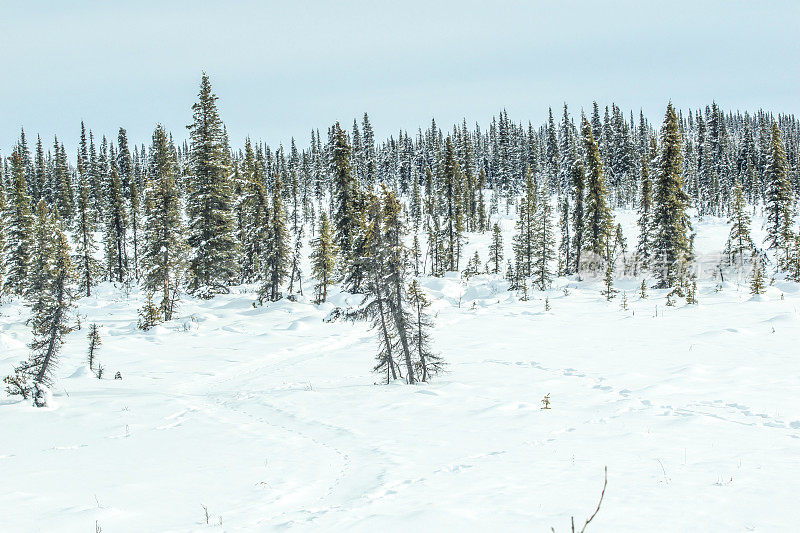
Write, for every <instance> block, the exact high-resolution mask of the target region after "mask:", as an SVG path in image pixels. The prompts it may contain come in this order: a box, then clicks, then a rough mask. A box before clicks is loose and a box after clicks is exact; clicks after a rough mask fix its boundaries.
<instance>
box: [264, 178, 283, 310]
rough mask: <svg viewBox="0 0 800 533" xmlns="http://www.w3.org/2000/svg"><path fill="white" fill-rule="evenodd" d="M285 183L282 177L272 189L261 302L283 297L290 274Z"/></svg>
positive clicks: (273, 300)
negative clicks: (284, 201) (282, 290)
mask: <svg viewBox="0 0 800 533" xmlns="http://www.w3.org/2000/svg"><path fill="white" fill-rule="evenodd" d="M282 188H283V185H282V183H281V180H280V177H277V178H276V180H275V185H274V189H273V191H272V207H271V209H270V213H271V215H272V216H271V219H270V224H269V229H268V230H267V242H266V243H265V244H266V249H265V251H264V267H265V272H264V284H263V285H262V287H261V290H260V292H259V296H258V299H259V301H260V302H262V301H264V300H265V299H266V300H269V301H271V302H276V301H278V300H280V299H281V297H282V294H281V286H282V285H283V283H284V281H285V280H286V278H287V277H288V276H289V266H290V265H289V260H290V253H291V252H290V250H289V234H288V232H287V229H286V213H285V212H284V210H283V191H282Z"/></svg>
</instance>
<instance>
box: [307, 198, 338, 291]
mask: <svg viewBox="0 0 800 533" xmlns="http://www.w3.org/2000/svg"><path fill="white" fill-rule="evenodd" d="M311 247H312V250H313V251H312V252H311V269H312V274H313V275H314V277H315V278H316V280H317V283H316V285H315V286H314V298H315V301H316V303H318V304H319V303H323V302H325V300H326V299H327V298H328V287H330V286H331V285H333V279H334V275H335V271H336V252H337V250H336V243H334V242H333V231H332V230H331V224H330V221H329V220H328V215H327V213H325V211H323V212H322V215H320V222H319V233H318V234H317V237H316V238H314V240H313V241H311Z"/></svg>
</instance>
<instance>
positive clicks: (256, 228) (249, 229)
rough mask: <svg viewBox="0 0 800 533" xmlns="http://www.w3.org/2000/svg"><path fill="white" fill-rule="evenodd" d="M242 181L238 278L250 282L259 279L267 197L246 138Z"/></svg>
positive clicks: (265, 231)
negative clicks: (239, 269)
mask: <svg viewBox="0 0 800 533" xmlns="http://www.w3.org/2000/svg"><path fill="white" fill-rule="evenodd" d="M240 180H241V181H242V183H241V185H240V187H239V189H240V194H239V198H238V200H237V201H236V210H237V211H238V212H239V213H240V214H239V216H240V217H241V220H240V221H239V225H240V234H239V241H240V243H241V261H240V268H241V273H242V275H241V278H242V281H245V282H252V281H256V280H259V279H261V278H262V277H263V273H264V268H263V265H262V264H261V261H262V258H263V256H264V245H265V243H266V242H267V238H268V232H267V229H268V228H269V219H270V211H269V197H268V195H267V191H266V188H265V187H264V181H263V174H262V171H261V166H260V165H259V164H258V162H257V161H256V156H255V153H254V151H253V147H252V145H251V143H250V138H249V137H248V138H247V139H245V144H244V161H243V162H242V173H241V177H240Z"/></svg>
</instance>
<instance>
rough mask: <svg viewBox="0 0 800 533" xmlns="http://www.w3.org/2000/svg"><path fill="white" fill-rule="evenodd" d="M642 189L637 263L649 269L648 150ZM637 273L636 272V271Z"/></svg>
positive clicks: (650, 188) (650, 204)
mask: <svg viewBox="0 0 800 533" xmlns="http://www.w3.org/2000/svg"><path fill="white" fill-rule="evenodd" d="M640 174H641V176H640V177H641V190H640V197H639V218H638V220H637V224H638V225H639V241H638V242H637V244H636V265H637V266H641V267H642V268H643V269H647V268H649V266H650V258H651V256H652V241H653V220H652V219H653V185H652V183H651V181H650V170H649V165H648V162H647V152H645V154H644V156H643V157H642V161H641V170H640ZM634 274H635V272H634Z"/></svg>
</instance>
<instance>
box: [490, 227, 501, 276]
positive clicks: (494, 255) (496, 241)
mask: <svg viewBox="0 0 800 533" xmlns="http://www.w3.org/2000/svg"><path fill="white" fill-rule="evenodd" d="M502 260H503V233H502V231H501V230H500V224H498V223H497V222H495V223H494V226H492V242H491V244H490V245H489V261H488V263H489V264H491V265H492V266H491V272H492V274H497V273H498V272H500V262H501V261H502Z"/></svg>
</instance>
